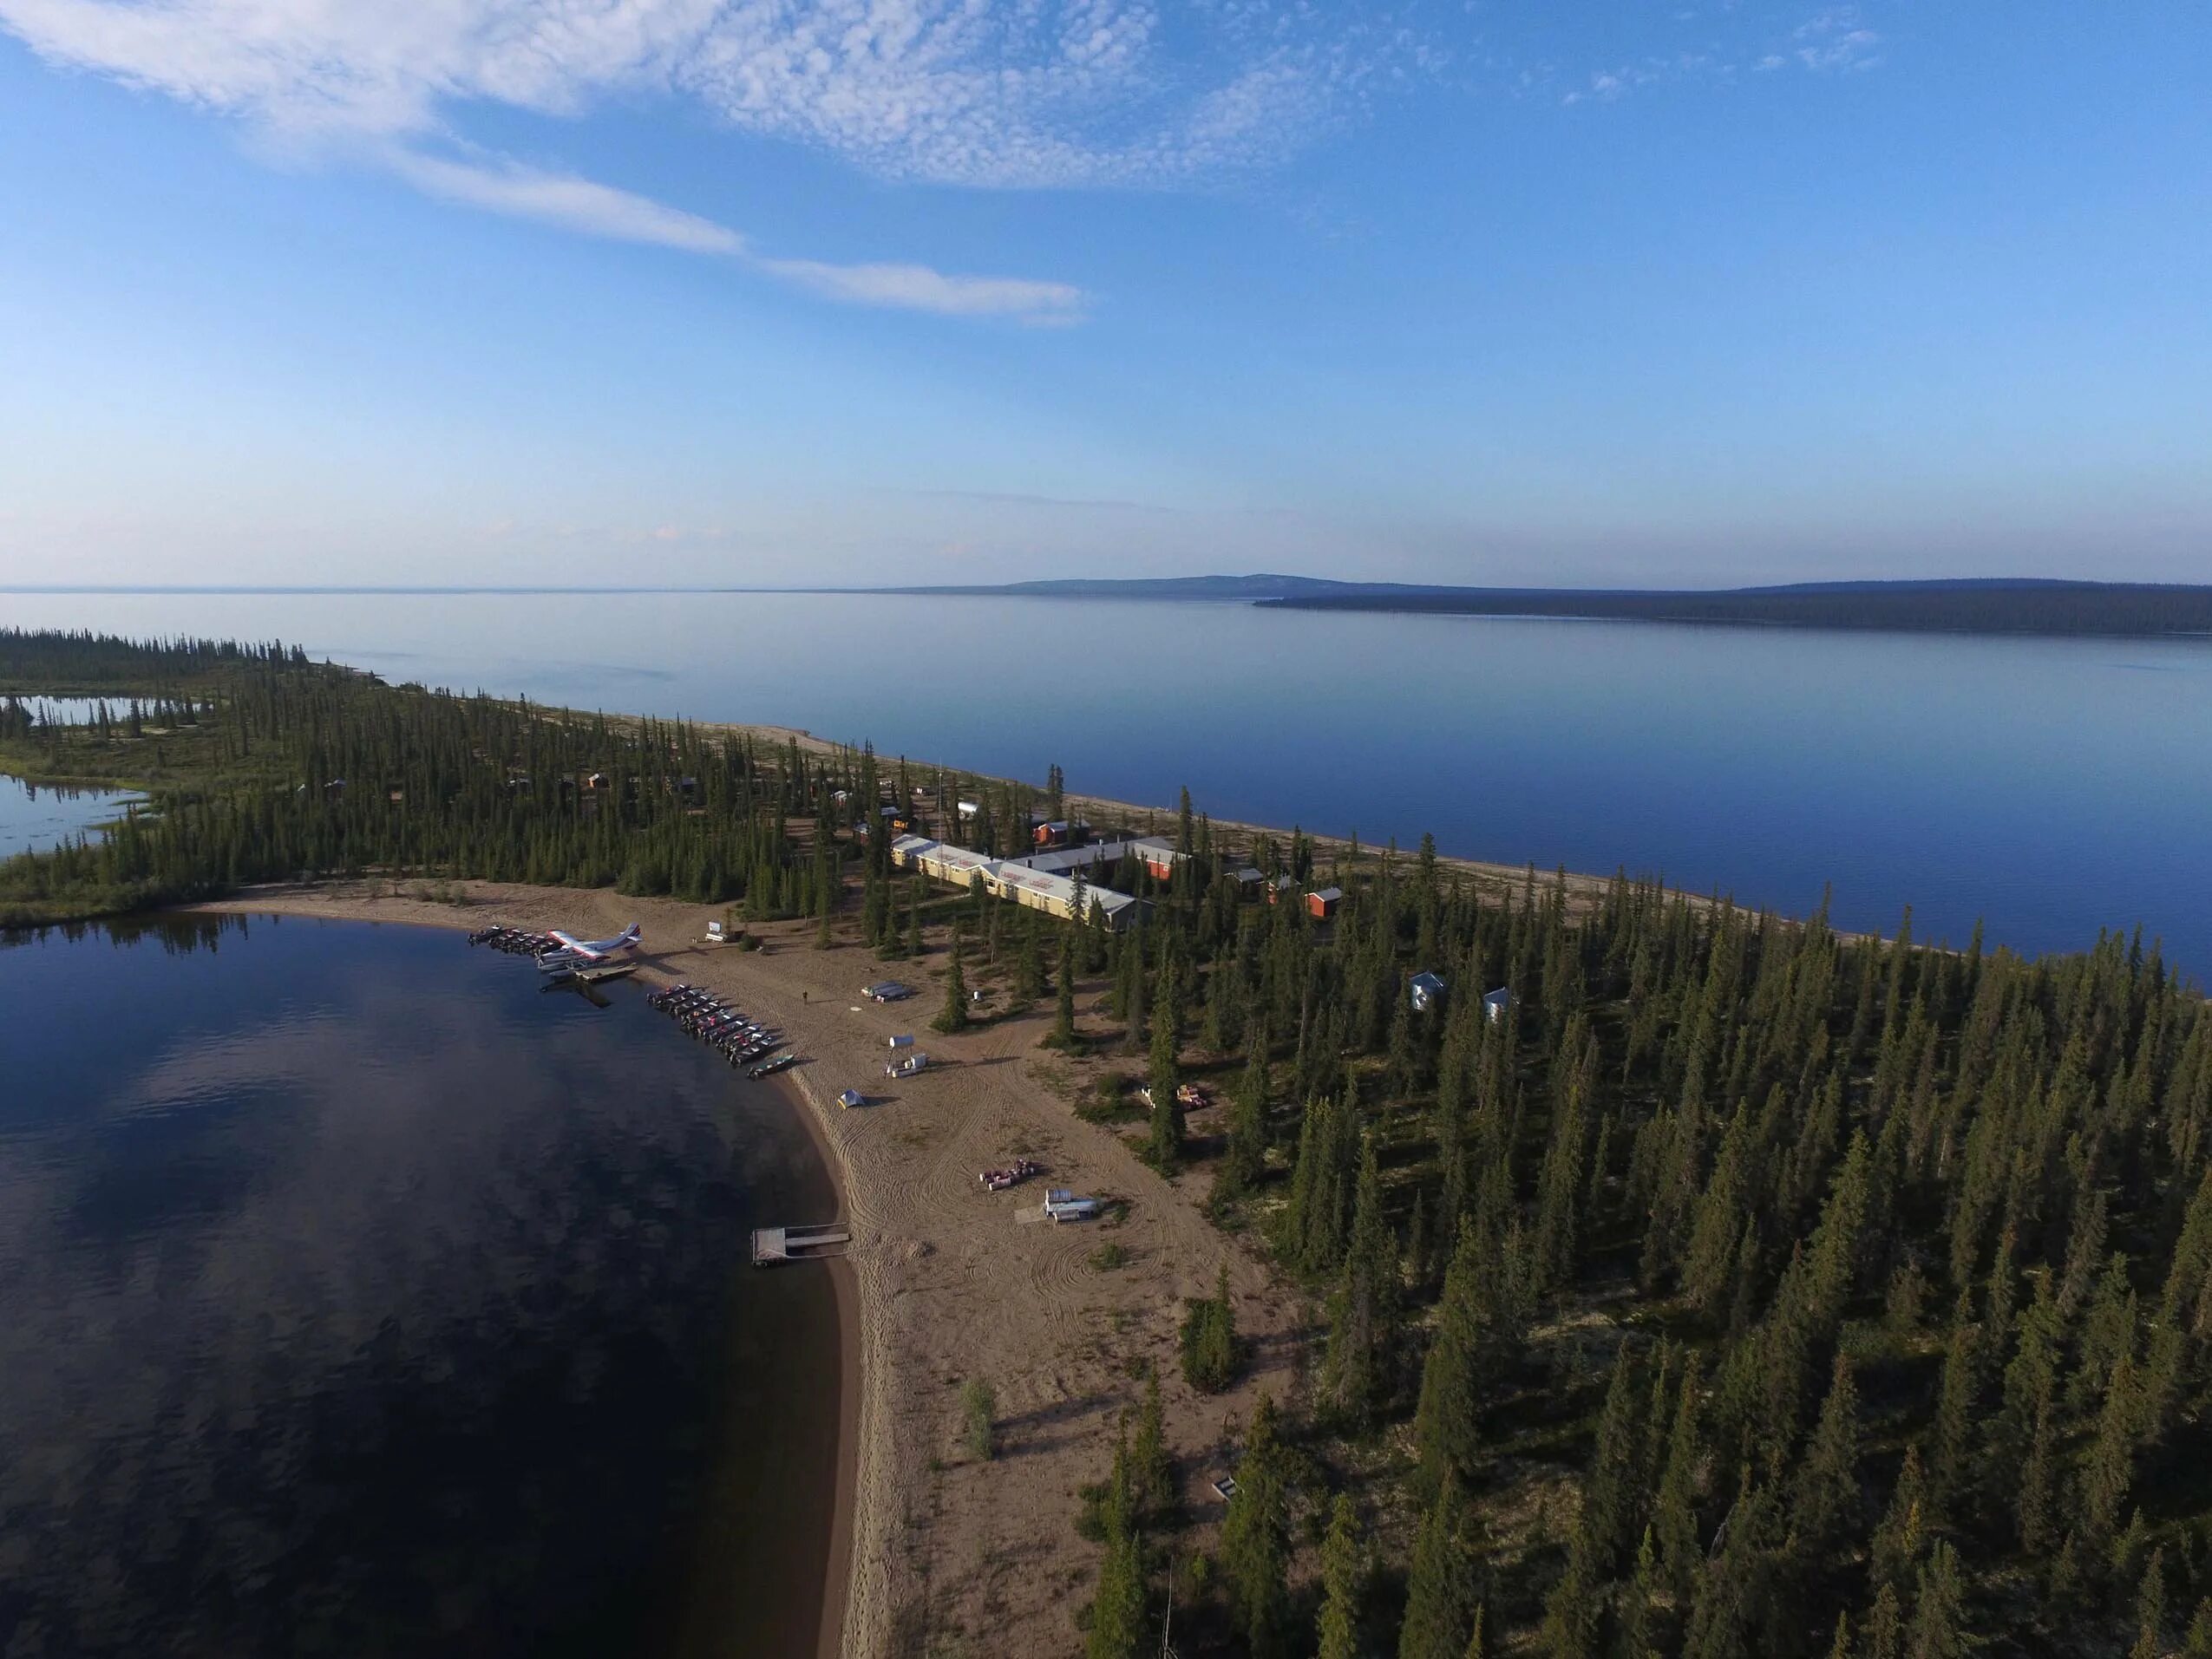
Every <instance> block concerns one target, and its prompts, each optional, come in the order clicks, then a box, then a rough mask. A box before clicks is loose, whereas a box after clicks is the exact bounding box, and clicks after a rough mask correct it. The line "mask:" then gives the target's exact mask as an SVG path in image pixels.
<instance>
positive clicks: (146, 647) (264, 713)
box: [0, 632, 884, 924]
mask: <svg viewBox="0 0 2212 1659" xmlns="http://www.w3.org/2000/svg"><path fill="white" fill-rule="evenodd" d="M56 691H68V692H73V693H78V694H82V695H88V696H93V697H95V698H96V699H97V700H98V706H97V709H96V713H95V718H94V719H93V720H92V721H90V722H86V723H82V724H74V725H57V724H51V723H49V722H41V721H37V720H34V719H33V718H32V717H31V716H30V715H29V711H28V709H26V708H25V707H24V706H23V704H22V703H20V702H17V701H16V696H13V695H9V694H10V693H12V694H19V695H22V696H29V695H31V694H33V693H50V692H56ZM874 766H875V763H874V758H873V757H872V756H865V755H863V756H857V757H851V758H850V761H849V763H846V762H841V761H837V760H835V759H834V758H825V757H822V756H820V755H809V754H805V753H802V751H801V750H800V749H799V748H797V746H796V745H795V744H791V745H786V746H783V747H781V748H777V747H774V746H762V745H759V744H756V742H754V741H752V740H751V739H749V738H747V737H743V736H739V735H734V734H728V733H721V734H714V735H708V734H705V733H703V732H702V731H701V730H700V729H699V728H697V727H694V726H692V725H690V724H688V723H685V722H664V721H657V720H651V719H645V720H632V719H617V718H610V717H606V716H603V715H579V714H575V713H573V712H570V711H566V710H553V709H539V708H535V707H533V706H532V705H531V704H529V703H528V702H501V701H498V700H495V699H493V698H489V697H483V696H472V697H462V696H454V695H451V694H449V693H445V692H434V691H429V690H425V689H422V688H421V687H419V686H405V687H393V686H387V685H384V684H383V683H380V682H378V681H376V679H374V678H372V677H371V676H367V675H363V674H358V673H356V672H353V671H351V670H349V669H343V668H337V667H335V666H332V665H330V664H327V663H311V662H309V661H308V660H307V658H306V657H305V656H304V654H303V653H301V652H300V651H298V650H297V649H296V648H295V649H291V650H287V649H286V648H285V647H284V646H282V645H266V646H256V647H241V646H235V645H229V644H215V643H208V642H197V641H178V642H156V643H135V642H130V641H125V640H120V639H113V638H107V637H92V636H83V635H43V634H25V633H14V632H0V770H7V771H11V772H15V773H16V774H20V775H23V776H25V777H29V778H32V779H36V780H44V781H56V782H79V783H88V784H89V783H101V784H120V785H125V786H128V787H135V788H139V789H142V790H144V791H146V792H147V797H148V805H147V807H146V808H145V809H143V810H140V811H136V812H134V813H132V814H131V815H130V817H129V818H128V820H126V821H125V822H123V823H122V824H121V825H120V826H117V827H115V828H114V829H112V830H110V831H109V832H108V833H105V834H103V835H100V836H96V837H92V838H88V839H83V840H81V841H79V842H76V843H75V844H72V845H71V846H66V847H63V848H61V849H58V850H56V851H54V852H46V853H37V854H24V855H22V856H19V857H17V858H16V859H10V860H8V861H6V862H4V863H0V924H10V923H12V924H32V923H38V922H43V921H56V920H66V919H81V918H88V917H92V916H99V915H105V914H114V913H117V912H121V911H129V910H134V909H140V908H144V907H147V906H148V905H160V904H166V903H174V902H179V901H182V900H187V899H191V898H201V897H207V896H212V895H213V894H216V893H219V892H223V891H225V890H226V889H228V888H231V887H235V886H237V885H241V884H244V883H249V882H254V881H266V880H277V879H291V878H298V877H299V876H301V875H304V874H360V873H363V872H376V873H383V874H390V875H395V876H402V875H404V876H421V877H437V878H445V877H481V878H489V879H496V880H508V881H528V882H536V883H543V884H550V885H570V886H604V885H617V886H618V887H620V888H621V890H622V891H623V892H629V893H637V894H671V895H674V896H677V897H679V898H688V899H696V900H698V901H701V902H704V903H725V902H732V901H743V904H744V905H745V906H746V908H747V911H748V912H749V914H752V915H754V916H756V917H763V918H765V917H782V916H792V915H800V914H810V913H813V912H814V911H816V910H817V909H821V908H822V907H824V906H825V905H827V904H828V902H829V901H830V899H831V898H834V894H835V892H836V891H837V889H838V887H839V885H840V878H839V877H838V874H837V867H838V865H840V864H841V863H842V862H844V861H845V860H846V859H847V858H848V857H849V856H850V854H849V851H848V850H847V848H846V847H845V846H843V845H842V844H841V841H840V840H839V839H838V837H837V835H836V834H835V833H832V834H831V835H828V836H820V837H817V836H816V835H815V833H814V830H815V824H816V822H818V821H819V822H823V823H828V824H829V825H830V826H831V827H832V829H833V832H834V831H836V830H839V829H841V828H848V827H849V826H850V823H851V821H852V820H853V818H854V814H857V813H859V811H860V808H859V807H858V805H857V803H858V800H859V799H860V794H859V790H860V787H861V786H862V785H863V784H865V785H866V786H867V787H869V788H871V789H873V788H874ZM795 818H798V819H800V820H801V821H798V822H794V819H795ZM883 841H884V838H882V837H878V838H877V842H876V845H877V847H878V849H879V853H878V857H877V859H875V860H874V862H873V863H871V864H869V865H868V869H869V870H870V872H876V871H877V869H878V866H880V865H883V864H884V861H883V859H882V858H881V856H880V848H881V846H882V845H883ZM867 891H868V892H869V895H870V909H871V912H872V913H873V912H874V911H877V910H880V909H881V908H882V903H881V901H880V898H877V897H876V884H875V882H874V878H873V876H871V878H870V879H869V880H868V881H867Z"/></svg>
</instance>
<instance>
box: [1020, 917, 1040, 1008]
mask: <svg viewBox="0 0 2212 1659" xmlns="http://www.w3.org/2000/svg"><path fill="white" fill-rule="evenodd" d="M1020 928H1021V936H1022V937H1021V943H1020V946H1019V954H1018V956H1016V957H1015V958H1014V1005H1015V1006H1016V1007H1017V1008H1027V1007H1028V1006H1029V1005H1030V1004H1031V1003H1034V1002H1035V1001H1037V998H1038V997H1040V996H1044V946H1043V944H1042V942H1041V941H1040V940H1039V939H1038V938H1037V912H1036V911H1033V910H1025V911H1022V913H1021V922H1020Z"/></svg>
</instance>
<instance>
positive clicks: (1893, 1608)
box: [1860, 1584, 1905, 1659]
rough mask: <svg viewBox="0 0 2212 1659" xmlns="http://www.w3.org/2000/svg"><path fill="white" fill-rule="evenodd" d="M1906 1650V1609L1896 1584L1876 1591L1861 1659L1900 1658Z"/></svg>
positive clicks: (1887, 1585) (1861, 1650) (1868, 1613)
mask: <svg viewBox="0 0 2212 1659" xmlns="http://www.w3.org/2000/svg"><path fill="white" fill-rule="evenodd" d="M1904 1651H1905V1610H1904V1606H1903V1603H1901V1602H1900V1601H1899V1599H1898V1597H1897V1589H1896V1586H1895V1585H1894V1584H1884V1585H1882V1588H1881V1589H1880V1590H1877V1591H1875V1597H1874V1605H1873V1606H1872V1607H1871V1608H1870V1609H1868V1612H1867V1637H1866V1643H1865V1644H1864V1646H1862V1648H1861V1649H1860V1653H1861V1655H1862V1659H1900V1656H1901V1655H1902V1654H1903V1653H1904Z"/></svg>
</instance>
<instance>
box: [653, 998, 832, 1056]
mask: <svg viewBox="0 0 2212 1659" xmlns="http://www.w3.org/2000/svg"><path fill="white" fill-rule="evenodd" d="M645 1001H646V1002H647V1003H651V1005H652V1006H653V1007H655V1008H657V1009H659V1010H660V1011H661V1012H662V1013H664V1014H665V1015H667V1016H669V1017H670V1018H671V1019H672V1020H674V1021H675V1022H677V1024H678V1025H679V1026H681V1027H683V1029H684V1030H686V1031H688V1032H690V1034H691V1035H692V1036H694V1037H696V1038H697V1039H698V1041H700V1042H704V1043H705V1044H706V1045H707V1046H708V1047H709V1048H712V1049H713V1050H714V1051H715V1052H716V1053H717V1054H718V1055H722V1056H723V1058H724V1059H726V1060H727V1061H729V1062H730V1064H731V1065H732V1066H741V1067H743V1068H745V1074H746V1075H747V1076H748V1077H772V1076H774V1075H775V1074H776V1073H777V1072H780V1071H782V1070H784V1069H786V1068H789V1067H792V1066H795V1065H797V1064H798V1063H799V1056H798V1055H796V1054H795V1053H794V1052H793V1051H791V1050H790V1049H788V1048H778V1046H777V1045H778V1044H780V1043H781V1042H782V1041H783V1034H782V1032H781V1031H778V1030H776V1029H775V1028H774V1027H773V1026H768V1025H763V1024H762V1023H761V1022H759V1021H757V1020H754V1019H749V1018H748V1017H747V1016H745V1015H744V1014H743V1013H741V1012H740V1011H739V1010H738V1009H736V1007H735V1006H734V1005H732V1004H731V1003H729V1002H728V1001H726V1000H725V999H723V998H722V997H720V996H716V995H715V994H714V993H713V992H711V991H707V990H701V989H699V987H697V985H671V986H669V987H668V988H667V989H666V990H657V991H655V992H653V993H652V995H651V996H648V997H646V998H645Z"/></svg>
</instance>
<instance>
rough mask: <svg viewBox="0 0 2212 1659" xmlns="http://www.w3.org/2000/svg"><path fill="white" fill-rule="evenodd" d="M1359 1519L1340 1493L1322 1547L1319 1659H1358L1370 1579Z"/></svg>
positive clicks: (1345, 1495) (1342, 1493) (1317, 1657)
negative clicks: (1361, 1614)
mask: <svg viewBox="0 0 2212 1659" xmlns="http://www.w3.org/2000/svg"><path fill="white" fill-rule="evenodd" d="M1365 1557H1366V1551H1365V1548H1364V1547H1363V1545H1362V1544H1361V1540H1360V1537H1359V1517H1358V1512H1356V1511H1355V1510H1354V1509H1353V1508H1352V1504H1351V1496H1350V1495H1349V1494H1348V1493H1345V1492H1338V1494H1337V1500H1336V1502H1335V1504H1334V1505H1333V1506H1332V1507H1331V1509H1330V1512H1329V1535H1328V1537H1327V1538H1325V1539H1323V1540H1322V1544H1321V1616H1320V1620H1319V1627H1318V1629H1317V1630H1316V1633H1315V1634H1316V1640H1317V1643H1318V1646H1317V1648H1316V1649H1315V1651H1316V1659H1359V1652H1360V1643H1359V1603H1360V1597H1361V1594H1362V1592H1363V1591H1364V1590H1365V1580H1366V1576H1367V1564H1366V1559H1365Z"/></svg>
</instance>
